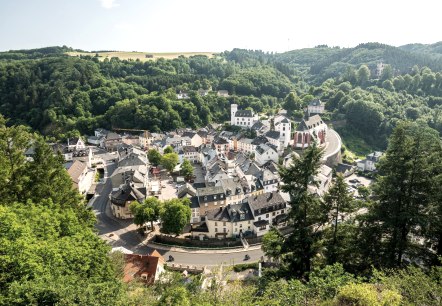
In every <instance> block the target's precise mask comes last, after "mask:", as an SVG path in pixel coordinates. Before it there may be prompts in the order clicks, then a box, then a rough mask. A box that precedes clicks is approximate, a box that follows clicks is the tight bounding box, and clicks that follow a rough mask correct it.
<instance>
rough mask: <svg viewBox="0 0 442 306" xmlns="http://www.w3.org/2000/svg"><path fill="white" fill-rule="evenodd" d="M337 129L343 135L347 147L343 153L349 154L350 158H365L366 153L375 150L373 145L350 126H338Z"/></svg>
mask: <svg viewBox="0 0 442 306" xmlns="http://www.w3.org/2000/svg"><path fill="white" fill-rule="evenodd" d="M336 131H337V132H338V134H339V135H340V136H341V139H342V142H343V143H344V145H345V148H346V151H345V152H344V154H343V155H347V157H348V159H353V160H354V159H358V158H364V157H365V155H367V154H368V153H370V152H372V151H374V150H375V148H374V147H373V146H371V145H369V144H368V143H366V142H365V140H364V139H362V138H361V136H360V135H359V134H358V133H357V132H356V131H355V130H354V129H351V128H350V127H349V126H345V127H339V128H336ZM343 157H344V156H343Z"/></svg>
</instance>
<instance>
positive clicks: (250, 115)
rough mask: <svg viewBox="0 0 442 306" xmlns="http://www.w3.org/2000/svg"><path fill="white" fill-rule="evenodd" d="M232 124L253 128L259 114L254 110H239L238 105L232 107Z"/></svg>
mask: <svg viewBox="0 0 442 306" xmlns="http://www.w3.org/2000/svg"><path fill="white" fill-rule="evenodd" d="M230 116H231V117H230V124H231V125H236V126H241V127H247V128H251V127H252V126H253V125H254V124H255V122H257V121H258V120H259V119H258V114H255V113H254V112H253V111H252V110H238V105H237V104H232V105H230Z"/></svg>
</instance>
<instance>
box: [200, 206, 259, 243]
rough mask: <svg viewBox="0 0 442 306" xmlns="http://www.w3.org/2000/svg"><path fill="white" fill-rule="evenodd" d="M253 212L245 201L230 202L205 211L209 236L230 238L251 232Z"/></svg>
mask: <svg viewBox="0 0 442 306" xmlns="http://www.w3.org/2000/svg"><path fill="white" fill-rule="evenodd" d="M253 221H254V219H253V214H252V212H251V210H250V208H249V205H248V204H247V202H245V203H239V204H231V205H227V206H226V207H220V208H218V209H213V210H211V211H208V212H207V215H206V222H205V223H206V225H207V229H208V232H207V236H208V237H209V238H219V239H224V238H228V237H229V238H230V237H238V236H241V235H243V234H246V232H247V233H252V232H253V228H252V227H253Z"/></svg>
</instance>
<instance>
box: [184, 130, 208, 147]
mask: <svg viewBox="0 0 442 306" xmlns="http://www.w3.org/2000/svg"><path fill="white" fill-rule="evenodd" d="M181 136H182V137H189V139H190V145H191V146H194V147H197V148H199V147H200V146H201V145H202V144H203V139H202V138H201V136H200V135H199V134H198V133H197V132H193V131H191V132H184V133H183V134H182V135H181Z"/></svg>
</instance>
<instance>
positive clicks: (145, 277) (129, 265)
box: [123, 250, 165, 285]
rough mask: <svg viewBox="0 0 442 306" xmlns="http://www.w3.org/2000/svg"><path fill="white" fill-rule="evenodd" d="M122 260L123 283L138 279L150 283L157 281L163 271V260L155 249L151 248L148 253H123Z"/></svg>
mask: <svg viewBox="0 0 442 306" xmlns="http://www.w3.org/2000/svg"><path fill="white" fill-rule="evenodd" d="M124 260H125V265H124V270H123V274H124V276H123V281H124V282H125V283H128V282H131V281H133V280H138V281H141V282H143V283H145V284H147V285H150V284H153V283H154V282H156V281H158V280H159V279H160V276H161V274H162V273H164V271H165V270H164V263H165V260H164V258H163V256H161V254H160V253H158V251H157V250H153V252H152V253H151V254H150V255H139V254H125V256H124Z"/></svg>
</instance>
